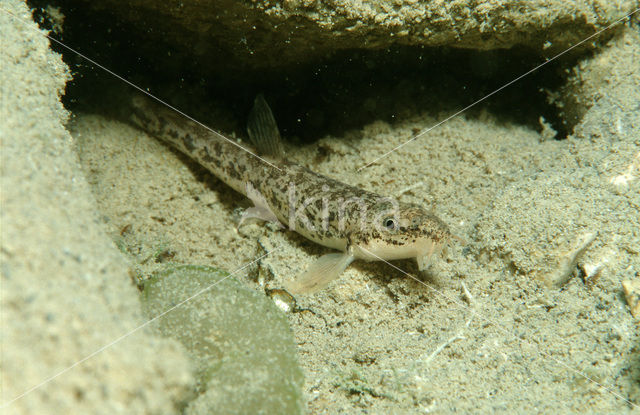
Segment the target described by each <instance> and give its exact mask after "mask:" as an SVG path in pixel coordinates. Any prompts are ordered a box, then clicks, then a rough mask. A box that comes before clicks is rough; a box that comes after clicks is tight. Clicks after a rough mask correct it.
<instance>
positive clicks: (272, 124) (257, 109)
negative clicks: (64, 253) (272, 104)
mask: <svg viewBox="0 0 640 415" xmlns="http://www.w3.org/2000/svg"><path fill="white" fill-rule="evenodd" d="M247 132H248V133H249V139H250V141H251V144H253V146H254V147H255V148H256V150H257V151H258V153H260V154H261V155H266V156H272V157H276V158H282V157H284V149H283V148H282V142H281V139H280V132H279V131H278V125H277V124H276V120H275V118H273V113H272V112H271V108H269V104H267V101H265V99H264V97H263V96H262V94H259V95H258V96H257V97H256V99H255V101H254V102H253V109H252V110H251V113H250V114H249V120H248V121H247Z"/></svg>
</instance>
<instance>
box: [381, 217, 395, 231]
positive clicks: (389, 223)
mask: <svg viewBox="0 0 640 415" xmlns="http://www.w3.org/2000/svg"><path fill="white" fill-rule="evenodd" d="M382 226H384V227H385V228H386V229H387V230H390V231H393V230H395V229H396V221H395V219H393V218H385V219H383V220H382Z"/></svg>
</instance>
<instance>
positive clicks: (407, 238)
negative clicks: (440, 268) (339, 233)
mask: <svg viewBox="0 0 640 415" xmlns="http://www.w3.org/2000/svg"><path fill="white" fill-rule="evenodd" d="M451 237H452V235H451V233H450V231H449V228H448V226H447V225H446V224H445V223H444V222H443V221H442V220H441V219H439V218H438V217H437V216H435V215H434V214H433V213H430V212H429V211H427V210H426V209H423V208H422V207H420V206H416V205H413V204H405V203H399V202H393V201H389V200H386V201H383V202H380V203H378V204H376V205H375V206H374V208H373V209H371V213H370V214H368V215H367V220H366V222H365V226H363V227H362V229H361V230H360V232H356V233H354V234H352V245H353V246H354V252H355V256H356V257H357V258H361V259H366V260H373V261H376V260H394V259H406V258H415V259H416V261H417V263H418V268H419V269H420V270H425V269H427V268H428V267H429V265H430V263H431V259H432V258H433V256H434V255H437V254H439V253H440V252H441V251H442V249H443V247H444V246H445V245H446V244H447V243H448V242H449V241H450V239H451Z"/></svg>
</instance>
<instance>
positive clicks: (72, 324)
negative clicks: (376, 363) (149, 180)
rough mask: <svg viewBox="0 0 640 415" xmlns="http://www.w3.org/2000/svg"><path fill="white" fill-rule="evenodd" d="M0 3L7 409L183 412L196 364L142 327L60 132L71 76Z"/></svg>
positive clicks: (31, 26)
mask: <svg viewBox="0 0 640 415" xmlns="http://www.w3.org/2000/svg"><path fill="white" fill-rule="evenodd" d="M1 7H2V11H1V12H0V38H1V39H2V47H1V48H0V61H1V62H2V65H0V86H1V92H0V96H1V99H0V101H1V105H0V119H2V122H1V123H0V137H1V140H2V141H1V144H0V145H1V149H0V154H1V162H0V166H1V169H2V170H1V181H2V182H1V183H2V184H1V189H2V191H1V193H0V204H1V205H2V209H1V210H0V215H1V216H0V222H1V223H2V238H1V240H2V248H1V250H0V263H1V264H2V266H1V269H0V272H1V277H0V278H1V280H2V282H1V283H2V369H1V370H2V374H1V376H2V379H3V385H2V397H3V402H2V403H1V405H2V409H4V410H5V411H6V413H11V414H47V413H92V414H118V413H136V414H173V413H176V412H177V411H179V409H180V407H181V406H182V405H183V403H184V402H185V401H186V400H187V399H188V398H189V397H190V393H191V389H192V384H193V377H192V375H191V373H190V371H189V365H188V360H187V358H186V356H185V354H184V351H183V350H182V349H181V347H180V346H179V344H178V343H177V342H175V341H172V340H166V339H161V338H160V337H157V336H154V335H152V334H151V333H149V332H148V331H145V330H138V328H140V326H141V325H142V324H143V323H144V321H145V320H144V318H143V315H142V312H141V309H140V304H139V300H138V292H137V289H136V287H135V286H134V285H133V284H132V282H131V278H130V277H129V275H128V266H127V263H126V261H125V259H124V258H123V257H122V256H121V255H120V253H119V252H118V251H117V249H116V248H115V246H114V245H113V242H112V240H111V239H110V238H108V237H107V235H106V234H105V233H104V230H103V228H102V225H101V223H100V221H99V220H98V214H97V211H96V205H95V200H94V199H93V197H92V195H91V192H90V190H89V186H88V184H87V182H86V180H85V178H84V176H83V175H82V172H81V170H80V168H79V166H78V163H77V156H76V154H75V153H74V151H73V145H74V142H73V139H72V138H71V136H70V135H69V133H68V132H67V131H66V130H65V128H64V123H65V122H66V121H67V118H68V113H67V112H66V111H65V110H64V109H63V107H62V104H61V103H60V96H61V95H62V94H63V92H64V89H65V83H66V82H67V80H68V79H69V78H70V75H69V71H68V69H67V67H66V66H65V65H64V64H63V63H62V60H61V58H60V56H59V55H57V54H55V53H53V52H52V51H51V50H49V44H48V41H47V39H46V37H44V36H43V34H42V33H40V32H39V29H38V27H37V25H36V24H35V23H33V21H32V20H31V14H30V12H29V10H28V9H27V6H26V5H25V4H24V3H22V2H19V1H15V0H10V1H3V2H2V6H1ZM7 12H9V13H11V14H8V13H7Z"/></svg>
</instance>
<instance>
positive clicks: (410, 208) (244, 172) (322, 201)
mask: <svg viewBox="0 0 640 415" xmlns="http://www.w3.org/2000/svg"><path fill="white" fill-rule="evenodd" d="M133 106H134V115H133V117H132V119H133V121H134V123H135V124H137V125H138V126H139V127H140V128H142V129H143V130H145V131H147V132H148V133H150V134H151V135H154V136H156V137H157V138H159V139H161V140H162V141H165V142H167V143H169V144H171V145H172V146H173V147H175V148H177V149H178V150H179V151H181V152H182V153H184V154H186V155H188V156H189V157H191V158H192V159H193V160H195V161H196V162H197V163H199V164H201V165H202V166H204V167H205V168H207V169H208V170H209V171H211V172H212V173H213V174H214V175H216V176H217V177H218V178H219V179H220V180H222V181H223V182H225V183H226V184H227V185H229V186H230V187H231V188H233V189H234V190H236V191H238V192H239V193H242V194H245V195H247V186H248V185H249V184H250V185H251V186H252V187H253V188H254V189H256V190H257V191H258V192H260V194H261V195H262V196H264V199H265V200H266V202H267V204H268V208H269V209H270V210H271V211H272V212H273V213H275V216H276V217H277V219H278V220H279V221H280V222H282V223H283V224H285V225H287V226H288V227H289V229H291V230H294V231H295V232H298V233H300V234H301V235H303V236H304V237H306V238H308V239H310V240H312V241H314V242H316V243H319V244H321V245H324V246H326V247H329V248H334V249H338V250H340V251H344V252H348V254H349V255H351V256H352V257H353V259H366V260H377V259H380V258H382V259H385V260H387V259H400V258H409V257H415V258H416V259H417V260H418V263H419V264H420V263H421V262H420V261H421V259H420V258H421V257H430V256H431V255H432V254H433V253H434V252H437V251H439V249H440V248H441V247H442V246H443V245H444V244H445V243H446V242H447V241H448V240H449V238H450V237H451V234H450V232H449V229H448V227H447V226H446V225H445V224H444V222H443V221H441V220H440V219H439V218H438V217H436V216H435V215H433V214H432V213H429V212H428V211H426V210H425V209H423V208H421V207H420V206H416V205H412V204H406V203H400V202H397V201H395V200H393V199H390V198H386V197H383V196H380V195H378V194H375V193H372V192H368V191H365V190H363V189H360V188H358V187H355V186H351V185H348V184H345V183H342V182H339V181H337V180H334V179H332V178H329V177H326V176H324V175H321V174H317V173H315V172H313V171H311V170H309V169H308V168H306V167H303V166H300V165H298V164H295V163H292V162H290V161H288V160H287V159H285V158H284V157H279V156H273V155H262V154H261V155H260V157H261V158H262V159H261V158H259V157H256V156H255V155H254V154H255V153H256V150H254V149H253V148H250V147H248V146H245V144H242V146H241V145H240V144H238V143H236V142H234V141H232V140H230V139H227V138H225V137H224V136H222V135H221V134H219V133H216V132H212V131H210V130H208V129H206V128H204V127H202V126H201V125H198V124H196V123H195V122H192V121H189V120H187V119H185V118H184V117H183V116H181V115H179V114H177V113H175V112H173V111H170V110H169V109H167V108H165V107H162V106H160V105H157V104H155V103H154V102H151V101H149V100H146V99H142V98H136V99H134V105H133ZM269 111H270V110H269ZM269 115H270V113H269ZM247 150H248V151H247ZM251 153H254V154H251ZM385 221H386V222H385ZM386 225H389V226H386ZM349 262H350V261H349ZM346 263H347V264H348V262H346Z"/></svg>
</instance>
